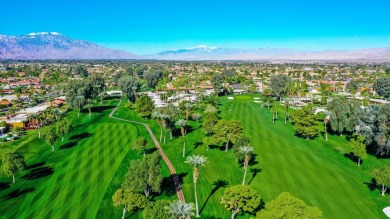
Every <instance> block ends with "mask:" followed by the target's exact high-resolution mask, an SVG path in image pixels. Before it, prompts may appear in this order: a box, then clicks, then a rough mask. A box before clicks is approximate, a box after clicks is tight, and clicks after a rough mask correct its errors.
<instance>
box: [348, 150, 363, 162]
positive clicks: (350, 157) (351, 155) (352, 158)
mask: <svg viewBox="0 0 390 219" xmlns="http://www.w3.org/2000/svg"><path fill="white" fill-rule="evenodd" d="M344 157H346V158H348V159H350V160H351V161H353V162H354V163H357V162H358V159H359V158H358V157H356V156H355V155H353V153H352V152H349V153H345V154H344ZM361 164H363V160H360V165H361Z"/></svg>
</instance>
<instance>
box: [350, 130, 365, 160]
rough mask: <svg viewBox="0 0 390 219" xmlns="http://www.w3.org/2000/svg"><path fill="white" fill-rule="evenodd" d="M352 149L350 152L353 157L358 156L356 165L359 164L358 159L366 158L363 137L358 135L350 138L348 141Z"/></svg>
mask: <svg viewBox="0 0 390 219" xmlns="http://www.w3.org/2000/svg"><path fill="white" fill-rule="evenodd" d="M349 145H350V146H351V149H352V153H353V155H354V156H355V157H357V158H358V162H357V164H358V166H360V160H365V159H366V158H367V152H366V144H364V137H363V136H361V135H359V136H357V138H356V139H355V138H352V139H351V142H350V143H349Z"/></svg>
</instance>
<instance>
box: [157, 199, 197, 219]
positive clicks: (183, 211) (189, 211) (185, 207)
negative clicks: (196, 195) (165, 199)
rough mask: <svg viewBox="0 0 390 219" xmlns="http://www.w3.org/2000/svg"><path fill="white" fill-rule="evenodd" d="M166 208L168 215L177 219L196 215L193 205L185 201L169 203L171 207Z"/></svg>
mask: <svg viewBox="0 0 390 219" xmlns="http://www.w3.org/2000/svg"><path fill="white" fill-rule="evenodd" d="M164 208H165V209H166V210H167V213H168V214H170V215H172V217H174V218H177V219H185V218H187V217H188V216H193V215H194V212H193V210H194V204H193V203H185V202H183V201H180V200H177V201H175V202H171V203H169V206H165V207H164Z"/></svg>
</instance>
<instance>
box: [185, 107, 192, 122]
mask: <svg viewBox="0 0 390 219" xmlns="http://www.w3.org/2000/svg"><path fill="white" fill-rule="evenodd" d="M184 108H185V111H186V121H188V115H189V114H190V110H191V108H192V104H191V103H186V104H184Z"/></svg>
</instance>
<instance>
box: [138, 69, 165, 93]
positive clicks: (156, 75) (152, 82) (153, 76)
mask: <svg viewBox="0 0 390 219" xmlns="http://www.w3.org/2000/svg"><path fill="white" fill-rule="evenodd" d="M143 76H144V80H145V81H146V82H147V84H148V86H149V87H150V88H152V89H154V88H155V87H156V85H157V84H158V81H159V80H160V79H161V77H162V72H161V71H160V70H153V71H151V72H147V73H145V74H144V75H143Z"/></svg>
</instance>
